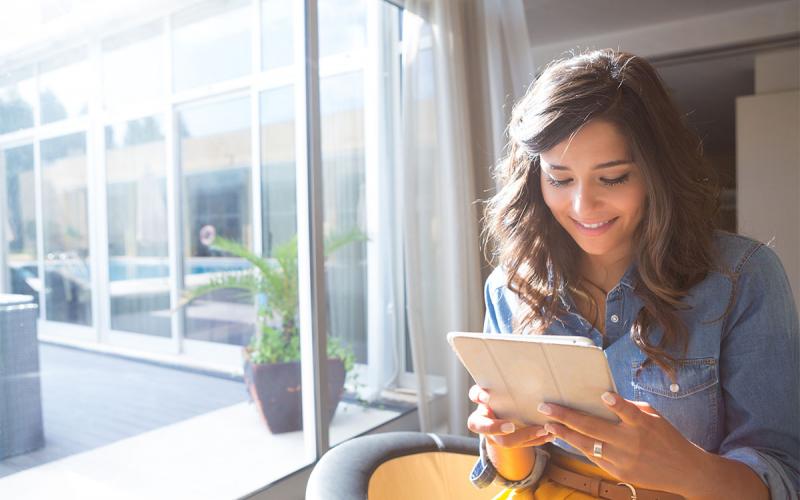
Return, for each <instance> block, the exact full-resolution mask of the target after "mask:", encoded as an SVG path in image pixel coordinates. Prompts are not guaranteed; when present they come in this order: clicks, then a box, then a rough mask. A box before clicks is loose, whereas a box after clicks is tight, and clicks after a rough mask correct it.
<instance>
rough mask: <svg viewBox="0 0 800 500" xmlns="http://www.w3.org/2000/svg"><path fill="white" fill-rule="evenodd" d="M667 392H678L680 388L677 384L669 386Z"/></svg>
mask: <svg viewBox="0 0 800 500" xmlns="http://www.w3.org/2000/svg"><path fill="white" fill-rule="evenodd" d="M669 390H670V392H678V391H680V390H681V387H680V386H679V385H678V384H670V386H669Z"/></svg>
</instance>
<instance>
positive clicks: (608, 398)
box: [600, 392, 617, 406]
mask: <svg viewBox="0 0 800 500" xmlns="http://www.w3.org/2000/svg"><path fill="white" fill-rule="evenodd" d="M600 399H602V400H603V401H604V402H605V403H606V404H607V405H609V406H614V405H615V404H617V398H615V397H614V395H613V394H611V393H610V392H604V393H603V395H602V396H600Z"/></svg>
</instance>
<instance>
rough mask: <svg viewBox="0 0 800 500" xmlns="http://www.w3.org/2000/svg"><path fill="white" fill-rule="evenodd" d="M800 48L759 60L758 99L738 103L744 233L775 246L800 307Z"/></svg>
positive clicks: (740, 216)
mask: <svg viewBox="0 0 800 500" xmlns="http://www.w3.org/2000/svg"><path fill="white" fill-rule="evenodd" d="M799 61H800V49H797V48H794V49H791V50H783V51H780V52H771V53H766V54H759V55H757V56H756V65H755V67H756V74H755V81H756V87H755V89H756V94H755V95H752V96H744V97H739V98H738V99H737V100H736V186H737V188H736V203H737V224H738V231H739V233H741V234H744V235H747V236H751V237H753V238H755V239H757V240H760V241H764V242H767V241H772V242H773V244H774V248H775V251H776V252H777V254H778V256H779V257H780V258H781V261H782V262H783V266H784V268H785V269H786V274H787V275H788V276H789V282H790V283H791V285H792V290H793V291H794V297H795V302H796V303H797V304H798V307H800V90H798V89H800V85H798V80H800V70H799V69H798V66H799V65H800V62H799Z"/></svg>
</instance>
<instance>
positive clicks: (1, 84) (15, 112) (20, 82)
mask: <svg viewBox="0 0 800 500" xmlns="http://www.w3.org/2000/svg"><path fill="white" fill-rule="evenodd" d="M35 102H36V80H35V79H34V77H33V70H32V69H30V68H29V69H26V70H24V71H18V72H15V73H11V74H9V75H7V76H5V77H0V134H5V133H6V132H13V131H15V130H19V129H23V128H30V127H33V109H34V103H35Z"/></svg>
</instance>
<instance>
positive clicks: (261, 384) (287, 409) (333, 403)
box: [244, 351, 345, 434]
mask: <svg viewBox="0 0 800 500" xmlns="http://www.w3.org/2000/svg"><path fill="white" fill-rule="evenodd" d="M244 379H245V383H246V384H247V390H248V392H249V393H250V396H251V397H252V398H253V401H255V403H256V405H257V407H258V409H259V411H260V413H261V417H262V418H263V419H264V422H265V423H266V424H267V427H268V428H269V430H270V432H272V433H273V434H280V433H283V432H292V431H299V430H301V429H302V428H303V398H302V390H301V389H300V362H299V361H295V362H291V363H275V364H264V365H262V364H255V363H253V362H252V361H251V360H250V357H249V353H247V351H245V362H244ZM344 379H345V372H344V363H342V360H341V359H328V415H327V419H326V421H325V425H330V423H331V420H332V419H333V414H334V413H335V412H336V407H337V406H338V405H339V401H340V400H341V399H342V393H343V392H344Z"/></svg>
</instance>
